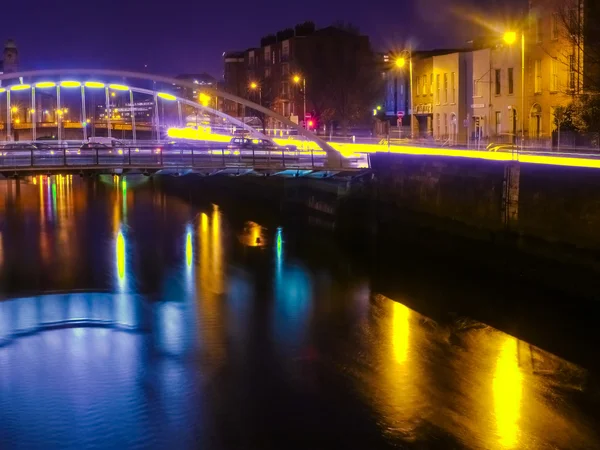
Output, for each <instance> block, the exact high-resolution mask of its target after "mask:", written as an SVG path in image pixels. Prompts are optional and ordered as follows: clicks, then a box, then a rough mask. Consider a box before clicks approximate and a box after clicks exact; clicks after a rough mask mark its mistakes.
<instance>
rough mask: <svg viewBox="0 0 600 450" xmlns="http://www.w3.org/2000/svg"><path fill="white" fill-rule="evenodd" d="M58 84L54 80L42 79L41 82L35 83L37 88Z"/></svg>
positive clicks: (51, 86)
mask: <svg viewBox="0 0 600 450" xmlns="http://www.w3.org/2000/svg"><path fill="white" fill-rule="evenodd" d="M55 86H56V83H55V82H54V81H40V82H39V83H35V87H36V88H42V89H44V88H53V87H55Z"/></svg>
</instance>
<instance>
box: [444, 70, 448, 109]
mask: <svg viewBox="0 0 600 450" xmlns="http://www.w3.org/2000/svg"><path fill="white" fill-rule="evenodd" d="M444 103H448V74H447V73H445V74H444Z"/></svg>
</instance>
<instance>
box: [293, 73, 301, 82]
mask: <svg viewBox="0 0 600 450" xmlns="http://www.w3.org/2000/svg"><path fill="white" fill-rule="evenodd" d="M293 80H294V83H296V84H298V83H300V80H301V78H300V76H299V75H294V78H293Z"/></svg>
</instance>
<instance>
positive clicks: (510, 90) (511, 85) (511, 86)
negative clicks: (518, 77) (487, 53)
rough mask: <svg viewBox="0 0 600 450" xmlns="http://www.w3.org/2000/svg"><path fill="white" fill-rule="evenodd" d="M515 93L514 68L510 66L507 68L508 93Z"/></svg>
mask: <svg viewBox="0 0 600 450" xmlns="http://www.w3.org/2000/svg"><path fill="white" fill-rule="evenodd" d="M514 93H515V70H514V69H513V68H512V67H509V68H508V95H512V94H514Z"/></svg>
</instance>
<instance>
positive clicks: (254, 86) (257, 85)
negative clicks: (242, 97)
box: [250, 81, 262, 106]
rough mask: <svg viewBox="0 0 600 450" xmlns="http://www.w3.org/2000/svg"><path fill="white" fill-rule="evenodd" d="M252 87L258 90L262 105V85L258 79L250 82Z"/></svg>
mask: <svg viewBox="0 0 600 450" xmlns="http://www.w3.org/2000/svg"><path fill="white" fill-rule="evenodd" d="M250 89H251V90H253V91H257V90H258V104H259V105H260V106H262V86H261V85H260V84H258V83H257V82H256V81H253V82H252V83H250Z"/></svg>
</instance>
